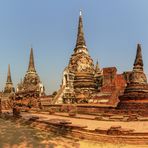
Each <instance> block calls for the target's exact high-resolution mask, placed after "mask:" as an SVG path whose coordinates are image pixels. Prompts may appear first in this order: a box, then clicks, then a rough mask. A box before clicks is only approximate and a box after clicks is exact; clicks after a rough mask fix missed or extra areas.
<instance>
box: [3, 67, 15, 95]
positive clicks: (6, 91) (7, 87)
mask: <svg viewBox="0 0 148 148" xmlns="http://www.w3.org/2000/svg"><path fill="white" fill-rule="evenodd" d="M14 93H15V88H14V87H13V82H12V79H11V72H10V64H9V65H8V73H7V81H6V84H5V88H4V91H3V97H9V96H10V95H11V94H14Z"/></svg>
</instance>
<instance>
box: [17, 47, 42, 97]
mask: <svg viewBox="0 0 148 148" xmlns="http://www.w3.org/2000/svg"><path fill="white" fill-rule="evenodd" d="M44 91H45V90H44V86H43V84H42V83H41V81H40V78H39V76H38V74H37V73H36V70H35V64H34V56H33V48H31V51H30V60H29V65H28V70H27V73H26V75H25V77H24V80H23V81H21V82H20V83H19V84H18V86H17V90H16V99H22V98H31V97H34V98H37V97H39V96H42V95H44V94H45V93H44Z"/></svg>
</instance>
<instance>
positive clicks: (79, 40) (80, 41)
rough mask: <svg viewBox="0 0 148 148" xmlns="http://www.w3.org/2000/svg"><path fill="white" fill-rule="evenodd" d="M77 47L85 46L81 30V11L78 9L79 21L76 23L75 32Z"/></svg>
mask: <svg viewBox="0 0 148 148" xmlns="http://www.w3.org/2000/svg"><path fill="white" fill-rule="evenodd" d="M77 48H86V43H85V38H84V32H83V20H82V11H81V10H80V14H79V23H78V33H77V41H76V47H75V49H77Z"/></svg>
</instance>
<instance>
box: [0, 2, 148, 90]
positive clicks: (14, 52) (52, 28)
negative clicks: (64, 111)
mask: <svg viewBox="0 0 148 148" xmlns="http://www.w3.org/2000/svg"><path fill="white" fill-rule="evenodd" d="M147 7H148V0H0V53H1V54H0V90H2V89H3V87H4V85H5V81H6V74H7V67H8V64H9V63H10V64H11V73H12V79H13V82H14V85H15V86H16V84H17V83H18V82H19V81H20V79H21V78H23V77H24V75H25V73H26V70H27V67H28V60H29V53H30V47H31V45H32V46H33V48H34V56H35V63H36V70H37V72H38V74H39V75H40V78H41V80H42V82H43V83H44V85H45V88H46V92H47V93H52V92H53V91H54V90H57V89H58V88H59V86H60V83H61V79H62V72H63V70H64V68H65V67H66V65H67V64H68V62H69V58H70V55H71V54H72V53H73V49H74V46H75V41H76V34H77V24H78V17H79V10H80V9H81V10H82V11H83V25H84V32H85V40H86V43H87V47H88V49H89V53H90V55H91V57H92V58H93V60H94V62H96V60H97V59H98V60H99V63H100V66H101V67H110V66H116V67H117V69H118V73H122V72H123V71H127V70H131V69H132V65H133V62H134V58H135V54H136V44H137V43H141V44H142V51H143V59H144V68H145V73H146V74H148V58H147V56H148V9H147Z"/></svg>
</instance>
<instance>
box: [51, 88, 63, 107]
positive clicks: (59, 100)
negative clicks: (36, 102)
mask: <svg viewBox="0 0 148 148" xmlns="http://www.w3.org/2000/svg"><path fill="white" fill-rule="evenodd" d="M65 87H66V86H65V85H64V86H62V87H61V88H60V89H59V90H58V93H57V94H56V96H55V97H54V98H53V101H52V104H61V103H63V100H62V95H63V92H64V89H65Z"/></svg>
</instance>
